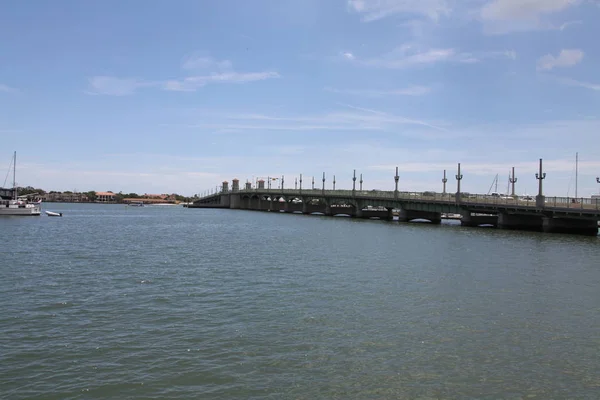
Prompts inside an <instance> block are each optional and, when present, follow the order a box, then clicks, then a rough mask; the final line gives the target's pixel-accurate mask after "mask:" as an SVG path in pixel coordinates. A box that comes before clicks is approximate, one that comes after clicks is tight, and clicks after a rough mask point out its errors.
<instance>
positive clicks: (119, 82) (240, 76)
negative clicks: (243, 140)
mask: <svg viewBox="0 0 600 400" xmlns="http://www.w3.org/2000/svg"><path fill="white" fill-rule="evenodd" d="M182 68H183V69H185V70H205V71H204V72H205V73H204V74H202V75H192V76H187V77H185V78H181V79H169V80H164V81H160V80H159V81H145V80H141V79H136V78H117V77H111V76H95V77H92V78H90V80H89V86H90V90H89V91H88V92H87V93H89V94H102V95H112V96H125V95H130V94H133V93H135V92H136V91H137V90H138V89H139V88H142V87H159V88H162V89H163V90H168V91H179V92H193V91H196V90H198V89H199V88H201V87H203V86H205V85H208V84H210V83H244V82H254V81H262V80H265V79H272V78H279V77H280V75H279V73H277V72H276V71H262V72H236V71H234V70H233V66H232V63H231V62H230V61H228V60H222V61H218V60H215V59H213V58H211V57H206V56H203V57H198V56H194V57H188V58H186V59H185V60H184V61H183V63H182Z"/></svg>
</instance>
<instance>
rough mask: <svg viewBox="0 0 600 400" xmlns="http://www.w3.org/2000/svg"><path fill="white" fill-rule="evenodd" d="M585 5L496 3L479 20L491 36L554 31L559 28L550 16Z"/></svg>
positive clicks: (571, 1)
mask: <svg viewBox="0 0 600 400" xmlns="http://www.w3.org/2000/svg"><path fill="white" fill-rule="evenodd" d="M582 3H583V0H527V1H523V0H493V1H490V2H488V3H487V4H485V5H484V6H483V7H481V9H480V10H479V12H478V17H479V19H480V20H481V21H482V23H483V26H484V32H485V33H487V34H492V35H499V34H507V33H512V32H526V31H532V30H553V29H557V27H556V26H555V25H554V24H553V23H552V22H551V21H550V20H549V19H548V16H550V15H551V14H557V13H559V12H562V11H565V10H566V9H568V8H570V7H575V6H577V5H580V4H582ZM567 26H568V25H567ZM565 28H566V26H565ZM560 29H563V28H560Z"/></svg>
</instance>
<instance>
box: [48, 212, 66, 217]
mask: <svg viewBox="0 0 600 400" xmlns="http://www.w3.org/2000/svg"><path fill="white" fill-rule="evenodd" d="M45 213H46V215H47V216H49V217H62V213H56V212H52V211H45Z"/></svg>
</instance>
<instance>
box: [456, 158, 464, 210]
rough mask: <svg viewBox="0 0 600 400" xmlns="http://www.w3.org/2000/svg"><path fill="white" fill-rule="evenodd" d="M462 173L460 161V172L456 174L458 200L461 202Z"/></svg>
mask: <svg viewBox="0 0 600 400" xmlns="http://www.w3.org/2000/svg"><path fill="white" fill-rule="evenodd" d="M462 178H463V176H462V174H461V173H460V163H458V174H456V185H457V187H456V202H457V203H460V198H461V192H460V181H462Z"/></svg>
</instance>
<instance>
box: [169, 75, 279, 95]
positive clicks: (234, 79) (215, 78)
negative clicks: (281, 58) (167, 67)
mask: <svg viewBox="0 0 600 400" xmlns="http://www.w3.org/2000/svg"><path fill="white" fill-rule="evenodd" d="M279 77H280V75H279V74H278V73H277V72H274V71H266V72H246V73H238V72H224V73H215V74H211V75H199V76H189V77H187V78H184V79H181V80H170V81H166V82H164V86H163V88H164V89H165V90H171V91H181V92H193V91H195V90H197V89H198V88H201V87H202V86H205V85H207V84H209V83H244V82H254V81H262V80H265V79H272V78H279Z"/></svg>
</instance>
